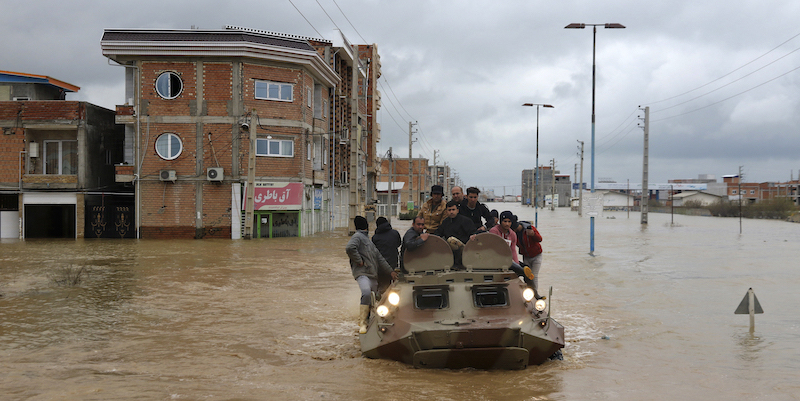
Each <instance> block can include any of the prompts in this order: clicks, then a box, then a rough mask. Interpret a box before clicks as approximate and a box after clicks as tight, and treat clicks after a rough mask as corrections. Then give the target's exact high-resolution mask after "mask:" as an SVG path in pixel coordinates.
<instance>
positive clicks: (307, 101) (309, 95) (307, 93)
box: [306, 87, 312, 107]
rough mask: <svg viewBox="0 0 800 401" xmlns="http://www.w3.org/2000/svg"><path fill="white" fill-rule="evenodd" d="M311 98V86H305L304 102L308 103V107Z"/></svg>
mask: <svg viewBox="0 0 800 401" xmlns="http://www.w3.org/2000/svg"><path fill="white" fill-rule="evenodd" d="M311 99H312V97H311V88H309V87H306V104H307V105H308V107H311Z"/></svg>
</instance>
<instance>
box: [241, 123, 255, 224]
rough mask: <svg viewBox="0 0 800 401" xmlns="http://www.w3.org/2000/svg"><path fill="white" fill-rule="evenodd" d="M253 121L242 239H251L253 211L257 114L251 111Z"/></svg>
mask: <svg viewBox="0 0 800 401" xmlns="http://www.w3.org/2000/svg"><path fill="white" fill-rule="evenodd" d="M251 118H252V119H253V121H252V122H251V124H250V148H249V149H248V150H247V152H248V157H247V193H246V194H245V202H244V239H251V238H253V209H255V202H254V200H253V199H254V198H255V190H256V188H255V186H256V131H257V130H258V114H257V113H256V111H255V110H253V114H252V117H251Z"/></svg>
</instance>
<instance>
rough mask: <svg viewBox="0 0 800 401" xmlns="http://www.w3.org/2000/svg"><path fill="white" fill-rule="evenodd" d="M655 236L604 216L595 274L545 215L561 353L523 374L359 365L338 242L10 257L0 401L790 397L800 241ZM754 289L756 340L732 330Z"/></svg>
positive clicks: (39, 243)
mask: <svg viewBox="0 0 800 401" xmlns="http://www.w3.org/2000/svg"><path fill="white" fill-rule="evenodd" d="M490 206H491V207H494V208H498V209H500V210H502V209H503V208H504V207H505V208H508V209H511V210H512V211H514V212H515V213H516V214H518V215H519V216H520V218H521V219H527V220H533V209H531V208H528V207H522V206H519V205H516V204H515V205H510V206H509V205H505V204H492V205H490ZM649 220H650V224H649V226H648V227H647V228H644V229H643V228H642V227H641V225H640V224H639V214H638V213H632V214H631V215H630V218H628V217H627V214H626V213H625V212H613V213H606V214H605V216H604V217H603V218H599V219H597V224H596V231H595V244H596V250H595V255H596V256H595V257H591V256H589V255H588V251H589V221H588V218H584V219H580V218H578V217H577V215H576V213H574V212H570V211H568V210H557V211H555V212H551V211H549V210H541V209H540V211H539V229H540V231H541V233H542V235H543V237H544V242H543V247H544V250H545V253H544V262H543V265H542V270H541V275H540V286H541V287H542V288H545V291H546V288H547V287H549V286H552V287H553V296H552V298H551V301H552V315H553V317H554V318H555V319H556V320H558V321H559V322H561V323H562V324H563V325H564V326H565V328H566V337H567V345H566V348H564V360H563V361H551V362H547V363H545V364H544V365H541V366H532V367H529V368H528V369H526V370H523V371H476V370H457V371H450V370H419V369H414V368H412V367H409V366H407V365H403V364H401V363H398V362H394V361H384V360H370V359H365V358H362V357H361V356H360V349H359V343H358V336H357V334H356V331H357V327H356V324H355V322H356V315H357V307H358V306H357V304H358V298H359V291H358V288H357V285H356V283H355V281H354V280H353V278H352V276H351V274H350V269H349V265H348V262H347V257H346V255H345V253H344V245H345V244H346V242H347V240H348V236H347V235H346V233H344V232H337V233H327V234H322V235H317V236H314V237H309V238H277V239H271V240H252V241H244V240H239V241H230V240H174V241H155V240H77V241H66V240H27V241H24V242H23V241H9V240H3V242H2V243H1V244H0V295H2V296H0V378H2V379H0V394H2V395H0V399H4V400H5V399H8V400H53V399H55V400H61V399H63V400H113V399H135V398H138V399H154V400H155V399H185V400H198V399H212V400H217V399H218V400H263V399H333V400H339V399H341V400H351V399H365V400H405V399H423V398H425V399H437V400H463V399H470V400H495V399H504V400H578V399H582V400H586V399H598V400H609V399H611V400H662V399H689V400H701V399H719V400H723V399H758V400H799V399H800V382H798V380H797V373H796V372H797V371H798V369H800V314H798V312H797V307H796V305H798V304H800V291H798V288H800V273H799V272H798V268H797V267H796V265H795V264H794V263H797V262H796V260H797V257H798V254H799V253H798V245H800V225H798V224H792V223H786V222H782V221H766V220H745V221H744V224H743V231H744V232H743V234H742V235H740V234H739V221H738V220H737V219H722V218H711V217H694V216H680V215H676V216H675V217H674V224H670V216H669V215H665V214H657V213H651V214H650V219H649ZM394 223H395V228H397V229H398V231H400V232H401V235H402V233H403V232H405V230H406V229H407V228H408V227H409V225H410V224H409V222H407V221H397V220H395V221H394ZM81 268H83V269H84V270H83V272H82V273H81V276H80V278H81V279H82V280H81V282H80V283H79V284H78V285H76V286H66V285H57V284H56V280H63V279H65V277H68V276H70V274H73V275H74V274H76V272H77V271H79V270H80V269H81ZM749 287H752V288H753V289H754V290H755V294H756V296H757V297H758V300H759V301H760V304H761V306H762V307H763V309H764V312H765V313H764V314H760V315H756V319H755V331H754V332H753V333H750V330H749V318H748V316H747V315H734V314H733V311H734V310H735V309H736V307H737V306H738V305H739V302H740V301H741V300H742V298H743V297H744V296H745V294H746V292H747V289H748V288H749Z"/></svg>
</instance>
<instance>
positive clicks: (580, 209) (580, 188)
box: [578, 141, 583, 217]
mask: <svg viewBox="0 0 800 401" xmlns="http://www.w3.org/2000/svg"><path fill="white" fill-rule="evenodd" d="M578 143H580V144H581V180H580V182H578V217H582V216H583V141H578Z"/></svg>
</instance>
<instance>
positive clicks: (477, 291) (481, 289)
mask: <svg viewBox="0 0 800 401" xmlns="http://www.w3.org/2000/svg"><path fill="white" fill-rule="evenodd" d="M472 297H473V299H474V300H475V306H477V307H479V308H486V307H490V306H508V290H506V289H505V288H504V287H500V286H496V285H476V286H474V287H472Z"/></svg>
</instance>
